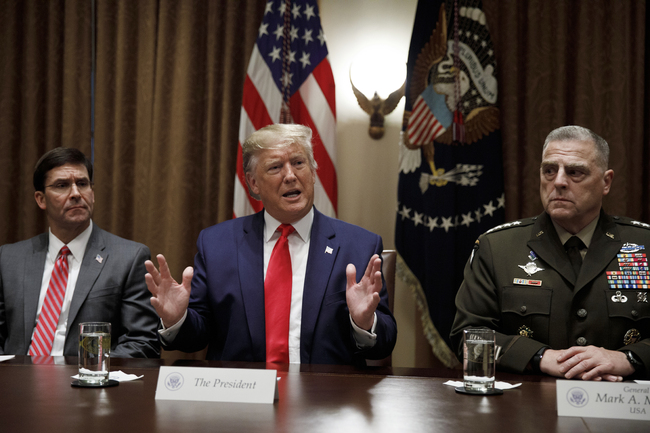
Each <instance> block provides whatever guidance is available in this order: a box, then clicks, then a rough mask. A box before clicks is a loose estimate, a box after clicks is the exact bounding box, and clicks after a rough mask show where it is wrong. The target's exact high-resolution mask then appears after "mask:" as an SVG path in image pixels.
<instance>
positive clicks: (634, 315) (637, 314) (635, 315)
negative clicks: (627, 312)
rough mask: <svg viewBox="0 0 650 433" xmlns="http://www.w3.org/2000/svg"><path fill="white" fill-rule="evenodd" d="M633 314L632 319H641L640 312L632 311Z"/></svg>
mask: <svg viewBox="0 0 650 433" xmlns="http://www.w3.org/2000/svg"><path fill="white" fill-rule="evenodd" d="M631 314H632V317H634V318H637V317H639V312H638V311H636V310H632V312H631Z"/></svg>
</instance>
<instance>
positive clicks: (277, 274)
mask: <svg viewBox="0 0 650 433" xmlns="http://www.w3.org/2000/svg"><path fill="white" fill-rule="evenodd" d="M311 135H312V133H311V130H310V129H309V128H308V127H305V126H302V125H286V124H276V125H270V126H267V127H265V128H262V129H260V130H258V131H256V132H255V133H253V134H252V135H251V136H250V137H249V138H248V139H247V140H246V141H245V142H244V144H243V145H242V154H243V166H244V173H245V176H246V182H247V184H248V188H249V191H250V194H251V195H252V196H253V197H254V198H256V199H258V200H261V201H262V204H263V205H264V209H263V210H262V211H261V212H259V213H257V214H255V215H251V216H247V217H242V218H236V219H233V220H230V221H225V222H223V223H221V224H217V225H215V226H212V227H209V228H207V229H205V230H203V231H202V232H201V234H200V235H199V239H198V241H197V249H198V252H197V254H196V257H195V259H194V269H192V268H191V267H188V268H186V269H185V271H184V272H183V277H182V281H181V282H180V283H177V282H176V281H175V280H174V279H173V278H172V276H171V275H170V272H169V268H168V265H167V263H166V261H165V258H164V257H163V256H162V255H159V256H157V260H158V264H159V268H158V269H156V267H155V266H154V264H153V263H152V262H151V261H147V262H146V267H147V271H148V272H149V273H148V274H147V275H146V277H145V278H146V282H147V287H148V288H149V291H150V292H151V293H152V295H153V297H152V298H151V303H152V305H153V306H154V308H155V309H156V311H157V313H158V315H159V316H160V318H161V322H162V325H161V329H160V331H159V333H160V336H161V340H162V342H163V345H164V347H165V348H167V349H174V350H182V351H186V352H194V351H198V350H202V349H203V348H205V346H206V345H207V346H208V351H207V358H208V359H215V360H231V361H255V362H265V361H266V362H273V363H289V362H290V363H314V364H351V365H365V360H366V359H381V358H384V357H386V356H388V355H390V353H391V352H392V350H393V347H394V346H395V340H396V338H397V327H396V324H395V319H394V318H393V316H392V314H391V312H390V310H389V308H388V297H387V293H386V287H385V283H384V280H383V276H382V273H381V258H380V257H381V252H382V250H383V246H382V241H381V237H379V236H378V235H376V234H373V233H370V232H368V231H366V230H364V229H362V228H360V227H357V226H354V225H351V224H347V223H345V222H342V221H339V220H336V219H333V218H329V217H327V216H325V215H323V214H321V213H320V212H319V211H318V210H317V209H316V208H315V207H314V185H315V182H316V169H317V165H316V162H315V160H314V157H313V150H312V144H311Z"/></svg>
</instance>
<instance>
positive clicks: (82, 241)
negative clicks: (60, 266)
mask: <svg viewBox="0 0 650 433" xmlns="http://www.w3.org/2000/svg"><path fill="white" fill-rule="evenodd" d="M92 231H93V221H92V220H90V224H88V227H87V228H86V230H84V231H83V232H81V233H80V234H79V236H77V237H76V238H74V239H73V240H71V241H70V242H69V243H68V248H69V249H70V253H71V254H72V257H74V258H75V260H77V261H78V262H81V261H82V260H83V258H84V253H85V252H86V245H88V240H89V239H90V233H92ZM63 245H65V244H64V243H63V242H61V240H60V239H59V238H57V237H56V236H54V234H52V229H50V230H49V244H48V247H47V252H48V254H49V256H50V258H51V259H52V262H54V261H55V260H56V258H57V256H58V255H59V251H60V250H61V248H63Z"/></svg>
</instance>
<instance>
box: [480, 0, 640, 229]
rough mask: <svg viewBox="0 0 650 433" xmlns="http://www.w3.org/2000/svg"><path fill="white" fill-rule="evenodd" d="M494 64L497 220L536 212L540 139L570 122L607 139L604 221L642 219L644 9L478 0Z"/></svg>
mask: <svg viewBox="0 0 650 433" xmlns="http://www.w3.org/2000/svg"><path fill="white" fill-rule="evenodd" d="M483 6H484V9H485V14H486V16H487V22H488V24H489V26H490V32H491V36H492V39H493V41H494V45H495V54H496V56H497V61H498V65H497V67H498V77H499V106H500V109H501V131H502V134H503V161H504V175H505V193H506V220H513V219H518V218H521V217H527V216H533V215H536V214H538V213H540V212H542V206H541V203H540V199H539V164H540V162H541V153H542V145H543V143H544V139H545V138H546V135H547V134H548V133H549V132H550V131H551V130H552V129H554V128H556V127H559V126H562V125H568V124H577V125H581V126H585V127H587V128H589V129H591V130H593V131H595V132H596V133H597V134H599V135H600V136H602V137H603V138H605V139H606V140H607V142H608V143H609V145H610V149H611V154H610V166H611V167H612V168H613V169H614V174H615V176H614V184H613V187H612V190H611V192H610V193H609V195H608V196H607V197H605V200H604V208H605V211H607V212H608V213H610V214H615V215H626V216H630V217H632V218H636V219H640V220H642V221H644V222H650V140H649V137H650V129H649V128H650V98H649V97H650V94H649V85H650V74H649V72H648V70H647V68H646V64H648V58H649V56H648V47H647V41H648V36H647V31H648V29H647V23H648V22H649V21H650V20H649V19H648V15H647V11H646V2H645V1H644V0H630V1H622V2H618V1H616V2H613V1H609V0H590V1H575V0H553V1H543V0H539V1H537V0H536V1H518V0H483Z"/></svg>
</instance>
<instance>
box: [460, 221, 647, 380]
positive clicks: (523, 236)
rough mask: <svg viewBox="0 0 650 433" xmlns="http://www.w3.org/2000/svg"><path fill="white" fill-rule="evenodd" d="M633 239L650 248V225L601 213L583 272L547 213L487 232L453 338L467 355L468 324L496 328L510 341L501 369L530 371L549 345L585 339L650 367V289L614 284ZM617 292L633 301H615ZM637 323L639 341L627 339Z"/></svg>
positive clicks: (469, 271) (500, 339)
mask: <svg viewBox="0 0 650 433" xmlns="http://www.w3.org/2000/svg"><path fill="white" fill-rule="evenodd" d="M626 244H636V245H637V246H638V247H639V250H640V251H639V253H645V254H647V252H648V250H649V249H650V226H648V225H647V224H641V223H639V222H637V221H632V220H631V219H629V218H624V217H610V216H608V215H606V214H605V213H604V212H601V214H600V219H599V221H598V225H597V226H596V229H595V231H594V235H593V237H592V239H591V245H589V249H588V251H587V255H586V256H585V258H584V261H583V263H582V268H581V269H580V275H578V277H577V279H576V277H575V276H574V273H573V269H572V268H571V264H570V262H569V259H568V256H567V254H566V253H565V251H564V248H563V246H562V244H561V242H560V239H559V237H558V235H557V232H556V231H555V227H554V226H553V223H552V221H551V219H550V217H549V216H548V214H546V213H545V212H544V213H542V214H541V215H539V216H537V217H534V218H528V219H524V220H521V221H515V222H512V223H508V224H504V225H502V226H500V227H496V228H494V229H492V230H490V231H488V232H487V233H485V234H484V235H481V236H480V237H479V243H478V244H477V245H475V247H474V252H473V253H472V258H471V259H470V260H469V261H468V263H467V266H466V267H465V281H464V282H463V284H462V285H461V287H460V290H459V291H458V295H457V297H456V307H457V308H458V311H457V313H456V319H455V321H454V326H453V328H452V332H451V340H452V343H453V344H454V345H455V347H456V348H457V349H458V355H459V358H461V359H462V331H463V329H464V328H467V327H470V326H486V327H488V328H491V329H494V330H495V331H496V339H497V344H498V345H500V346H501V347H502V349H501V353H502V356H501V357H500V358H499V360H498V361H497V368H499V369H501V370H505V371H511V372H517V373H521V372H523V371H525V369H526V366H527V365H528V363H529V361H530V360H531V358H532V357H533V355H534V354H535V353H536V352H537V351H538V350H539V349H541V348H542V347H544V346H548V347H551V348H552V349H566V348H568V347H571V346H578V345H594V346H598V347H604V348H605V349H609V350H631V351H633V352H634V353H635V354H636V355H637V356H638V357H639V358H640V359H642V360H643V362H644V364H645V365H646V366H649V367H650V338H649V337H650V302H649V301H650V299H649V298H650V297H649V296H647V295H648V289H632V288H628V289H613V288H612V287H611V286H610V285H609V283H608V281H609V280H608V276H607V272H608V271H621V262H620V261H619V257H617V255H618V254H620V253H621V252H622V249H623V246H624V245H626ZM531 251H532V252H534V253H532V254H531ZM531 257H532V258H531ZM529 262H532V263H534V265H531V266H530V267H529V272H530V271H531V269H533V270H535V272H533V273H532V275H528V274H527V272H526V271H525V270H524V269H522V268H521V266H526V265H527V263H529ZM640 278H644V277H640ZM645 278H647V277H645ZM536 282H539V283H536ZM617 291H620V292H621V294H622V295H624V296H625V297H626V299H627V301H626V302H616V301H615V299H616V298H613V296H614V295H615V294H616V293H617ZM644 295H646V296H644ZM633 330H636V331H638V332H639V334H640V337H639V338H638V339H636V341H635V340H634V339H632V340H630V339H627V338H626V335H630V334H631V332H632V331H633ZM626 344H627V345H626Z"/></svg>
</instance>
